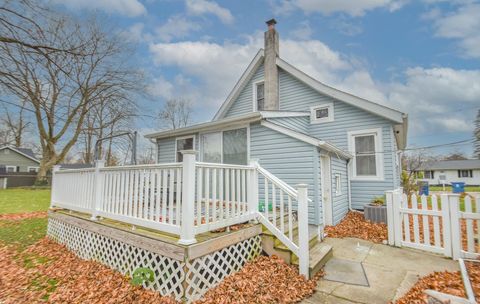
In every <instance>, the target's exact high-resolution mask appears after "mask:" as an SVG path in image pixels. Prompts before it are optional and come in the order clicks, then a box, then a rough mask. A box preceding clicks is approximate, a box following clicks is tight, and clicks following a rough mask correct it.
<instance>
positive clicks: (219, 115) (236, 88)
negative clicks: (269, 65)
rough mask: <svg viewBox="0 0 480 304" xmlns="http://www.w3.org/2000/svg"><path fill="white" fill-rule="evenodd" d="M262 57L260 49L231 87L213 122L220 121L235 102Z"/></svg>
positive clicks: (262, 53)
mask: <svg viewBox="0 0 480 304" xmlns="http://www.w3.org/2000/svg"><path fill="white" fill-rule="evenodd" d="M263 57H264V51H263V49H260V50H259V51H258V52H257V54H256V55H255V57H254V58H253V60H252V61H251V62H250V64H249V65H248V67H247V69H246V70H245V72H244V73H243V74H242V76H241V77H240V79H239V80H238V82H237V83H236V84H235V86H234V87H233V90H232V91H231V92H230V94H228V97H227V99H226V100H225V102H224V103H223V104H222V106H221V107H220V109H218V112H217V113H216V114H215V116H214V117H213V120H214V121H215V120H218V119H221V118H223V117H224V116H225V114H226V113H227V111H228V109H229V108H230V106H231V104H232V103H233V102H234V101H235V99H236V98H237V97H238V95H240V92H241V91H242V89H243V88H244V87H245V85H246V84H247V82H248V81H249V80H250V79H251V78H252V76H253V74H254V73H255V71H256V70H257V68H258V67H259V66H260V64H261V63H262V59H263Z"/></svg>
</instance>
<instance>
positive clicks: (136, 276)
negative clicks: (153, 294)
mask: <svg viewBox="0 0 480 304" xmlns="http://www.w3.org/2000/svg"><path fill="white" fill-rule="evenodd" d="M154 279H155V273H154V272H153V270H151V269H150V268H147V267H141V268H137V269H135V271H134V272H133V274H132V284H133V285H135V286H140V285H142V284H143V283H148V282H153V281H154Z"/></svg>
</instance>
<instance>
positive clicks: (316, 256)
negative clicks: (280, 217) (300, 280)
mask: <svg viewBox="0 0 480 304" xmlns="http://www.w3.org/2000/svg"><path fill="white" fill-rule="evenodd" d="M332 256H333V249H332V246H330V245H329V244H326V243H317V244H316V245H315V246H314V247H313V248H312V249H310V259H309V261H308V262H309V269H310V277H313V276H314V275H315V274H316V273H317V272H318V271H320V269H322V267H323V266H324V265H325V264H326V263H327V262H328V260H330V258H331V257H332ZM292 264H294V265H298V259H293V260H292Z"/></svg>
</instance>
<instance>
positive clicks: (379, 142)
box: [347, 128, 384, 181]
mask: <svg viewBox="0 0 480 304" xmlns="http://www.w3.org/2000/svg"><path fill="white" fill-rule="evenodd" d="M369 135H373V136H374V139H375V165H376V171H377V175H375V176H358V175H357V168H356V160H355V137H356V136H369ZM347 138H348V150H349V151H350V153H351V154H352V155H353V159H352V165H351V166H352V176H351V180H352V181H383V180H384V163H383V162H384V161H383V153H382V151H383V136H382V128H375V129H365V130H357V131H349V132H347Z"/></svg>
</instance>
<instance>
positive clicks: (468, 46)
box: [433, 4, 480, 58]
mask: <svg viewBox="0 0 480 304" xmlns="http://www.w3.org/2000/svg"><path fill="white" fill-rule="evenodd" d="M436 12H437V15H436V16H435V15H433V17H435V19H434V29H435V35H436V36H437V37H443V38H451V39H456V40H458V41H459V45H460V47H461V48H462V50H463V54H464V55H466V56H468V57H474V58H478V57H480V4H466V5H462V6H460V7H459V8H458V9H457V10H456V11H455V12H453V13H449V14H443V15H442V14H440V13H439V12H438V10H437V11H436Z"/></svg>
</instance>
